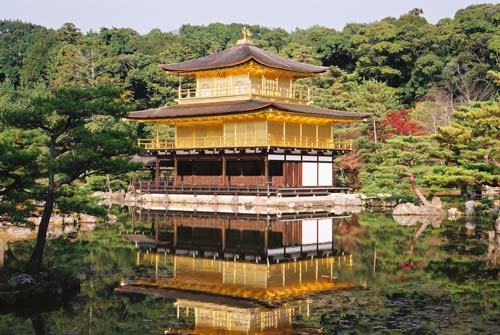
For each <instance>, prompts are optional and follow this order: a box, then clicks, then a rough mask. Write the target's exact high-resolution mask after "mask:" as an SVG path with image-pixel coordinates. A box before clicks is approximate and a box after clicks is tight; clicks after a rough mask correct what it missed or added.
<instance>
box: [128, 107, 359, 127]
mask: <svg viewBox="0 0 500 335" xmlns="http://www.w3.org/2000/svg"><path fill="white" fill-rule="evenodd" d="M126 119H127V120H129V121H134V122H143V123H160V124H170V125H177V124H179V123H182V124H186V123H200V122H215V123H222V122H224V121H226V122H227V121H246V120H256V119H262V120H268V121H278V122H291V123H305V124H323V125H324V124H334V123H354V122H360V121H361V120H360V119H359V118H346V117H338V116H328V115H324V116H323V115H312V114H306V113H297V112H289V111H282V110H276V109H275V108H268V109H264V110H260V111H252V112H244V113H228V114H223V115H204V116H186V117H175V118H151V119H134V118H126Z"/></svg>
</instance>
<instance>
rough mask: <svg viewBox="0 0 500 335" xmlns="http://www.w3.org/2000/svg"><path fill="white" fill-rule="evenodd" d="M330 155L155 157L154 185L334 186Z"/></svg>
mask: <svg viewBox="0 0 500 335" xmlns="http://www.w3.org/2000/svg"><path fill="white" fill-rule="evenodd" d="M333 159H334V155H333V153H331V152H329V153H326V154H325V153H307V154H302V153H300V152H299V153H269V152H254V153H248V152H243V153H242V152H234V151H233V152H231V153H227V152H219V153H212V154H201V153H195V154H191V153H189V152H187V153H183V154H180V153H170V154H166V155H161V154H158V155H156V157H155V159H154V162H152V164H151V168H152V172H153V174H154V177H153V178H152V179H153V180H154V181H155V182H169V183H170V184H171V185H172V186H177V187H179V186H186V187H189V186H206V185H219V186H250V187H295V188H300V187H306V188H307V187H334V186H335V178H334V168H333Z"/></svg>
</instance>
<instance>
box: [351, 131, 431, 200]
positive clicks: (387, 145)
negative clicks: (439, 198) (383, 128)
mask: <svg viewBox="0 0 500 335" xmlns="http://www.w3.org/2000/svg"><path fill="white" fill-rule="evenodd" d="M435 146H436V144H435V143H433V141H432V140H431V139H430V138H427V137H422V136H394V137H391V138H389V139H388V140H387V141H386V142H379V143H378V144H377V145H376V146H375V148H374V150H373V151H372V152H371V153H370V154H369V155H366V164H365V165H364V166H363V168H362V171H361V172H360V179H361V182H362V184H363V185H364V186H363V188H362V191H363V192H364V193H366V194H369V195H375V194H378V193H386V194H392V195H393V196H394V197H405V195H408V194H413V190H412V185H411V184H410V182H409V177H410V175H413V176H415V179H416V181H417V184H421V183H422V181H423V178H424V176H426V175H427V174H428V173H429V171H430V170H431V169H432V168H433V167H432V166H433V165H434V164H435V160H434V158H433V157H432V153H433V151H434V149H433V148H435Z"/></svg>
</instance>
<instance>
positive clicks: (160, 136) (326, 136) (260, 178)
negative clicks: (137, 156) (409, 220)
mask: <svg viewBox="0 0 500 335" xmlns="http://www.w3.org/2000/svg"><path fill="white" fill-rule="evenodd" d="M243 32H244V38H243V39H242V40H240V41H238V43H237V44H236V45H235V46H233V47H231V48H229V49H226V50H224V51H222V52H219V53H216V54H213V55H209V56H206V57H202V58H199V59H194V60H189V61H186V62H182V63H176V64H163V65H160V67H161V68H162V69H163V70H165V71H166V72H167V73H169V74H172V75H179V76H181V77H183V78H187V80H190V82H191V86H193V87H186V88H184V87H182V85H179V91H178V103H177V104H176V105H173V106H167V107H161V108H157V109H149V110H143V111H135V112H131V113H129V114H128V117H127V118H128V119H129V120H131V121H136V122H144V123H148V124H153V125H155V126H156V132H155V134H154V136H153V137H152V138H148V139H140V140H139V146H140V147H141V148H142V149H143V150H144V152H145V154H147V155H149V156H152V157H154V162H155V164H154V165H155V181H156V183H157V185H158V183H159V182H167V183H166V184H164V187H169V188H179V187H182V188H185V187H190V186H191V187H200V186H204V185H219V186H220V187H222V188H224V187H225V188H227V189H231V188H233V189H237V188H238V187H239V188H241V187H249V186H251V187H256V188H258V189H261V188H267V189H269V188H277V187H280V188H310V189H312V188H320V187H322V188H330V189H333V188H334V186H335V180H334V169H333V160H334V158H335V157H336V156H338V155H341V154H343V153H346V152H348V151H350V150H352V142H351V141H349V140H340V139H337V138H336V137H335V132H334V126H335V125H336V124H342V123H352V122H360V121H362V120H363V119H366V118H367V117H369V116H370V114H367V113H355V112H345V111H338V110H332V109H326V108H318V107H313V106H312V105H311V103H312V100H311V90H310V89H308V88H305V89H299V88H296V87H295V85H294V81H295V80H296V79H300V78H306V77H312V76H316V75H318V74H320V73H322V72H324V71H326V69H327V68H326V67H322V66H315V65H309V64H303V63H299V62H295V61H292V60H289V59H286V58H283V57H280V56H278V55H275V54H272V53H270V52H267V51H265V50H263V49H260V48H258V47H256V46H254V45H253V44H252V42H251V40H250V39H249V32H248V30H246V29H244V30H243ZM165 129H170V130H171V131H166V130H165ZM163 171H169V172H168V173H164V172H163ZM170 171H173V172H170Z"/></svg>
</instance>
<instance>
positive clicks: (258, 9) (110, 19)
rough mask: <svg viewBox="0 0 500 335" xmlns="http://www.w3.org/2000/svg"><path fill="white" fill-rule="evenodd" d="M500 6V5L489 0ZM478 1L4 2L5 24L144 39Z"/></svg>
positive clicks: (303, 24) (337, 23)
mask: <svg viewBox="0 0 500 335" xmlns="http://www.w3.org/2000/svg"><path fill="white" fill-rule="evenodd" d="M484 2H487V3H500V0H498V1H493V0H489V1H488V0H486V1H483V3H484ZM477 3H482V2H480V1H477V0H476V1H474V0H322V1H321V0H300V1H298V0H250V1H249V0H246V1H238V0H174V1H172V0H84V1H82V0H10V1H9V0H0V19H19V20H22V21H25V22H31V23H36V24H40V25H43V26H45V27H50V28H59V27H61V26H62V24H63V23H65V22H73V23H74V24H76V26H78V27H79V28H80V29H81V30H82V31H84V32H87V31H89V30H94V31H98V30H99V29H100V28H101V27H108V28H110V27H118V28H122V27H127V28H133V29H135V30H137V31H138V32H139V33H141V34H145V33H148V32H149V31H151V29H154V28H159V29H161V30H162V31H175V30H177V29H178V28H180V26H181V25H183V24H188V23H189V24H193V25H207V24H209V23H213V22H222V23H245V24H249V25H250V24H259V25H263V26H266V27H269V28H277V27H280V28H284V29H286V30H288V31H292V30H294V29H295V28H303V29H306V28H309V27H311V26H314V25H320V26H325V27H329V28H335V29H338V30H341V29H342V28H343V27H344V25H345V24H346V23H351V22H356V23H369V22H373V21H377V20H380V19H382V18H384V17H387V16H393V17H399V16H400V15H401V14H404V13H406V12H408V11H410V10H411V9H413V8H421V9H422V10H423V11H424V16H425V17H426V18H427V20H428V21H429V22H431V23H436V22H437V21H438V20H439V19H441V18H444V17H453V16H454V14H455V12H456V11H457V10H458V9H461V8H465V7H467V6H469V5H472V4H477Z"/></svg>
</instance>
